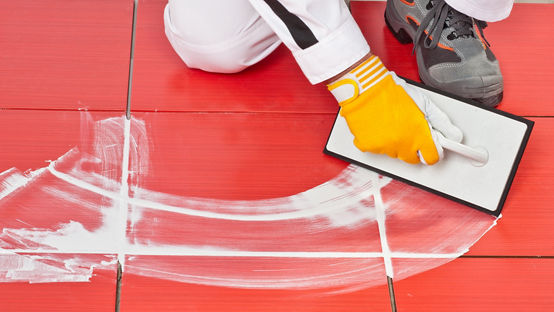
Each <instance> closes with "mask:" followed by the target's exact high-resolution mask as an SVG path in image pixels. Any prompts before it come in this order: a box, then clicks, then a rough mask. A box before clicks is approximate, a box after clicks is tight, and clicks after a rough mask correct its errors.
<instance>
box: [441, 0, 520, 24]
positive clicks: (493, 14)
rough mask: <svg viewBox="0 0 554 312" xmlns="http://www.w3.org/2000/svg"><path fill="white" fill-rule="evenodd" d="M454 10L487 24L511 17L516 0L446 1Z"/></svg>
mask: <svg viewBox="0 0 554 312" xmlns="http://www.w3.org/2000/svg"><path fill="white" fill-rule="evenodd" d="M445 1H446V3H448V4H449V5H450V6H451V7H453V8H454V9H456V10H458V11H460V12H462V13H464V14H466V15H469V16H471V17H474V18H476V19H480V20H483V21H487V22H496V21H499V20H502V19H505V18H506V17H508V15H510V12H511V11H512V6H513V4H514V0H445Z"/></svg>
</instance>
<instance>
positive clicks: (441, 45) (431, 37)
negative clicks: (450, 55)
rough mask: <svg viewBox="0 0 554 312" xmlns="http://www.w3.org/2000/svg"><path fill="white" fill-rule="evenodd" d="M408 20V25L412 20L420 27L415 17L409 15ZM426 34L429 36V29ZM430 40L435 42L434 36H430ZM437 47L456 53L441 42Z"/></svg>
mask: <svg viewBox="0 0 554 312" xmlns="http://www.w3.org/2000/svg"><path fill="white" fill-rule="evenodd" d="M406 20H407V21H408V24H409V23H410V20H412V21H413V22H414V23H416V25H417V26H419V25H420V23H418V21H417V20H416V19H415V18H413V17H411V16H409V15H407V16H406ZM424 32H425V34H426V35H428V36H429V32H428V31H427V29H426V30H424ZM429 39H431V40H433V36H429ZM437 45H438V46H439V48H442V49H445V50H449V51H452V52H454V49H453V48H451V47H449V46H446V45H444V44H442V43H440V42H439V43H438V44H437Z"/></svg>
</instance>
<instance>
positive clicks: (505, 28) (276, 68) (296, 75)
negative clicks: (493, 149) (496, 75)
mask: <svg viewBox="0 0 554 312" xmlns="http://www.w3.org/2000/svg"><path fill="white" fill-rule="evenodd" d="M164 5H165V1H162V0H157V1H141V2H140V8H141V9H140V10H139V16H138V28H137V41H136V48H137V51H136V59H135V66H136V67H135V77H134V82H133V96H134V99H133V109H134V110H137V111H143V110H166V111H295V112H334V111H336V104H335V103H334V100H333V99H332V97H330V96H329V94H328V92H327V91H326V90H325V88H324V87H322V86H311V85H309V83H308V82H307V81H306V79H305V78H304V77H303V76H302V74H301V72H300V70H299V69H298V67H297V65H296V64H295V63H294V59H293V58H292V56H291V55H290V54H289V53H288V51H286V49H285V48H284V47H280V48H279V49H278V50H277V52H276V53H274V54H273V55H270V56H269V57H268V58H267V59H266V60H264V61H262V62H261V63H259V64H257V65H255V66H253V67H252V68H249V69H247V70H246V71H244V72H242V73H239V74H235V75H217V74H209V73H204V72H201V71H198V70H190V69H187V68H186V67H185V66H184V64H183V63H182V61H181V60H180V59H179V57H178V56H177V55H176V54H175V53H174V52H173V50H172V48H171V46H170V45H169V43H168V42H167V39H166V38H165V35H164V30H163V20H162V18H161V16H162V12H163V7H164ZM352 11H353V14H354V16H355V18H356V20H357V21H358V23H359V25H360V27H361V28H362V31H363V32H364V35H365V36H366V38H367V39H368V42H369V43H370V45H371V47H372V51H373V53H375V54H377V55H379V56H381V58H382V59H383V61H384V63H385V64H386V65H387V66H388V67H389V68H390V69H391V70H394V71H396V72H397V73H398V74H399V75H402V76H405V77H407V78H410V79H414V80H418V75H417V64H416V62H415V56H414V55H412V54H411V50H412V45H411V44H410V45H401V44H400V43H398V42H397V41H396V39H394V37H393V36H392V34H391V33H390V31H389V30H388V29H387V27H386V26H385V24H384V19H383V12H384V3H382V2H354V3H353V8H352ZM535 12H540V13H539V14H540V16H539V17H537V18H534V17H533V18H529V16H534V14H535ZM553 14H554V6H552V5H541V4H518V5H516V7H515V8H514V10H513V14H512V16H510V17H509V18H508V19H507V20H505V21H502V22H498V23H491V25H490V26H489V27H488V28H487V29H486V31H485V34H486V37H487V39H488V40H489V42H491V43H492V48H493V51H494V52H495V53H496V54H497V56H498V59H499V60H500V62H501V68H502V70H503V74H504V77H505V90H506V91H505V99H504V101H503V102H502V104H501V106H500V107H499V108H500V109H502V110H505V111H508V112H511V113H514V114H519V115H532V116H535V115H553V114H554V109H553V108H552V107H551V106H552V105H549V103H550V102H552V100H553V99H554V98H553V97H552V95H551V94H550V93H549V92H548V88H545V87H544V82H545V81H551V80H552V79H554V77H553V76H552V73H551V72H550V71H539V70H536V68H551V67H553V66H554V64H552V58H549V57H548V55H549V53H550V52H549V51H552V49H553V47H552V43H550V42H549V41H548V40H546V41H545V40H543V39H541V38H549V37H552V36H553V35H554V34H553V33H552V32H553V30H552V28H551V27H548V26H547V25H548V24H544V23H547V21H548V20H549V18H548V16H552V15H553ZM529 36H531V37H529ZM529 41H532V42H541V45H540V46H536V45H529V44H527V42H529ZM514 42H515V43H514ZM515 47H517V49H518V50H517V51H518V52H517V53H514V52H515V51H514V48H515ZM267 81H274V82H275V83H266V82H267ZM210 84H213V85H214V89H217V92H214V91H213V90H212V89H211V88H207V87H206V86H207V85H210ZM185 90H186V91H185ZM221 99H223V100H221ZM548 99H550V101H549V100H548Z"/></svg>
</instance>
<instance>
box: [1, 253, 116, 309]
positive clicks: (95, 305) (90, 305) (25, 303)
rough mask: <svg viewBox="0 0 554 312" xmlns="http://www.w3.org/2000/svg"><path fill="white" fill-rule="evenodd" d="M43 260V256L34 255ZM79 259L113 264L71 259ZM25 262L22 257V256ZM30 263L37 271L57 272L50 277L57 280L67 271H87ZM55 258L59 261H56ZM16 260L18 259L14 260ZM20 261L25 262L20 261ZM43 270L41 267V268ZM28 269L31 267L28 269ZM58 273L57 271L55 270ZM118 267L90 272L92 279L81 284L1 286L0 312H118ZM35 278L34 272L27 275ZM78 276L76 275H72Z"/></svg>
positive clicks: (98, 259)
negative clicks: (116, 283) (116, 295)
mask: <svg viewBox="0 0 554 312" xmlns="http://www.w3.org/2000/svg"><path fill="white" fill-rule="evenodd" d="M5 257H6V256H2V255H0V261H3V260H5V259H4V258H5ZM34 257H35V259H36V258H37V257H44V255H38V256H37V255H34ZM68 257H75V258H78V259H81V260H82V259H88V260H89V261H91V262H93V263H98V264H99V265H100V263H101V262H102V261H108V262H109V261H110V260H112V259H113V257H106V256H103V255H98V256H97V255H68ZM22 258H23V256H22ZM26 258H27V259H29V261H28V262H27V264H28V265H29V264H31V263H33V264H34V265H36V268H39V267H40V268H41V269H44V268H46V267H50V268H53V271H54V272H56V273H54V274H53V275H54V276H51V278H55V275H56V274H59V272H61V271H65V272H66V273H67V274H71V270H75V271H84V270H88V268H84V267H79V266H77V265H75V266H73V267H67V268H64V267H57V268H56V266H54V265H52V264H51V263H48V262H47V261H44V262H40V261H33V260H30V259H31V258H33V255H27V257H26ZM54 258H56V257H54ZM14 260H15V259H14ZM17 261H22V260H21V259H18V260H17ZM39 264H40V265H42V266H40V265H39ZM5 269H6V264H5V263H4V264H3V266H2V268H0V274H1V273H5V271H4V270H5ZM28 269H29V267H28ZM54 269H56V270H54ZM116 271H117V268H116V264H115V263H112V264H110V265H104V266H103V268H102V269H98V268H95V269H91V270H90V275H91V277H90V279H89V280H88V281H81V282H41V283H32V284H30V283H28V282H13V283H0V310H2V311H21V312H31V311H37V312H38V311H113V310H114V309H115V288H116V287H115V279H116ZM19 273H20V274H19V277H21V278H23V279H25V276H24V273H25V272H21V271H20V272H19ZM28 273H29V274H30V275H33V274H35V273H36V271H35V272H32V271H31V272H28ZM73 273H75V272H73Z"/></svg>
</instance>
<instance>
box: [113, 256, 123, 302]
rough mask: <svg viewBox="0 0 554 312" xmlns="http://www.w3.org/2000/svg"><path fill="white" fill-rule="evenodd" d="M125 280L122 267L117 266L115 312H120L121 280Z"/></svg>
mask: <svg viewBox="0 0 554 312" xmlns="http://www.w3.org/2000/svg"><path fill="white" fill-rule="evenodd" d="M122 278H123V270H122V269H121V265H120V264H119V263H118V264H117V277H116V284H115V312H119V308H120V302H121V279H122Z"/></svg>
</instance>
